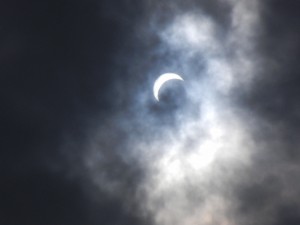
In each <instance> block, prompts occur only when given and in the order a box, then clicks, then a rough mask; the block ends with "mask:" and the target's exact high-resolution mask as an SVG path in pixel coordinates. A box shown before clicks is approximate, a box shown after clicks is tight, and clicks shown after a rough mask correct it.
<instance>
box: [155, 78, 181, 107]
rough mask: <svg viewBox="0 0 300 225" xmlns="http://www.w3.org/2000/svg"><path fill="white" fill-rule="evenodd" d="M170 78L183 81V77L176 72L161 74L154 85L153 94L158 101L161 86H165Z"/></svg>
mask: <svg viewBox="0 0 300 225" xmlns="http://www.w3.org/2000/svg"><path fill="white" fill-rule="evenodd" d="M169 80H182V81H183V79H182V77H181V76H179V75H178V74H176V73H164V74H162V75H160V76H159V77H158V78H157V79H156V81H155V82H154V86H153V95H154V97H155V99H156V100H157V101H159V96H158V93H159V90H160V88H161V87H162V86H163V84H164V83H165V82H167V81H169Z"/></svg>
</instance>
